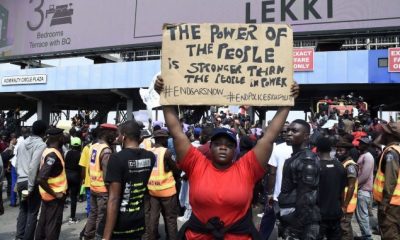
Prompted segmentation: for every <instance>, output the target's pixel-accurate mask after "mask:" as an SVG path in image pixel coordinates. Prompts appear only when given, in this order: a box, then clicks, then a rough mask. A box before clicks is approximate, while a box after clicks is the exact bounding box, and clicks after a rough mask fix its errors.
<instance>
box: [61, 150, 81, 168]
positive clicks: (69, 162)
mask: <svg viewBox="0 0 400 240" xmlns="http://www.w3.org/2000/svg"><path fill="white" fill-rule="evenodd" d="M80 158H81V151H78V150H73V149H72V150H69V151H68V152H67V154H66V155H65V169H66V170H70V171H76V172H80V171H81V167H80V166H79V160H80Z"/></svg>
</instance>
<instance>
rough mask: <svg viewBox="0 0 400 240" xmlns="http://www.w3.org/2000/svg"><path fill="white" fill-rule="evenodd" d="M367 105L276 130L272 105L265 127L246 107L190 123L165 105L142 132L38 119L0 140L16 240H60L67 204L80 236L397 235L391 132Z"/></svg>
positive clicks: (399, 129)
mask: <svg viewBox="0 0 400 240" xmlns="http://www.w3.org/2000/svg"><path fill="white" fill-rule="evenodd" d="M162 88H163V82H162V79H158V81H157V82H156V87H155V89H157V91H162ZM292 94H293V96H294V97H296V96H297V94H298V88H297V85H295V86H294V87H292ZM341 103H342V104H341ZM337 105H346V106H353V107H354V109H353V110H351V109H350V108H345V109H336V108H334V107H332V106H337ZM366 106H367V105H366V104H365V102H364V99H363V98H362V97H358V98H356V97H355V96H354V94H353V93H350V94H349V95H347V97H345V95H343V96H342V97H340V98H334V99H332V100H331V99H329V98H328V97H325V98H324V100H321V101H320V104H319V109H318V111H316V113H315V114H312V115H311V117H310V118H309V119H308V121H305V120H301V119H297V120H295V121H293V122H291V123H289V122H286V118H287V115H288V113H289V111H290V108H289V107H281V108H280V109H279V110H278V111H277V113H276V115H275V116H274V118H273V119H272V120H270V121H269V122H268V124H267V126H266V127H263V126H262V124H261V123H260V122H258V121H255V122H254V121H252V119H251V117H250V115H248V114H247V112H246V110H247V107H246V106H242V107H240V110H239V112H237V113H232V112H230V111H228V110H226V111H219V112H217V111H215V110H213V111H211V115H209V116H208V117H204V118H203V119H202V120H201V121H200V122H199V123H197V124H192V125H187V124H185V122H186V121H185V119H184V118H181V119H179V117H178V114H177V113H176V110H175V109H174V107H172V106H164V107H163V111H164V118H165V123H164V122H160V121H154V122H152V121H151V120H149V122H148V124H147V125H148V126H147V127H145V124H143V123H142V122H140V121H135V120H131V121H127V122H124V123H122V124H120V125H118V126H116V125H113V124H101V125H99V126H98V127H96V128H93V129H91V128H90V127H89V124H88V123H89V122H88V119H86V120H85V116H86V117H87V116H88V115H89V114H79V115H77V116H75V117H74V121H73V126H72V128H71V129H70V130H69V131H68V132H66V131H64V130H63V129H58V128H56V127H51V126H50V127H49V126H48V125H47V124H46V123H45V122H43V121H41V120H38V121H36V122H35V123H34V124H33V126H32V127H31V128H26V127H23V128H21V130H20V131H19V133H18V134H16V133H10V134H2V137H1V139H0V152H1V158H2V161H1V164H2V166H0V178H1V177H2V176H3V175H5V176H6V179H7V184H6V185H7V187H6V191H7V196H8V198H9V199H10V201H9V204H10V206H12V207H16V206H18V205H19V215H18V219H17V228H16V239H58V238H59V235H60V230H61V224H62V216H63V212H64V206H65V204H66V203H67V204H70V208H69V224H75V223H77V222H78V221H83V219H77V217H76V206H77V202H78V201H86V215H87V221H86V224H85V226H84V228H83V229H82V231H81V233H80V236H79V238H80V239H158V238H159V236H160V233H159V232H158V229H159V228H158V223H159V219H160V217H161V215H162V217H163V219H164V223H165V235H166V236H167V237H168V239H268V238H269V237H270V235H271V233H272V230H273V229H274V227H276V226H277V228H278V234H279V236H280V237H282V238H283V239H324V238H327V239H372V235H373V232H374V233H375V234H380V235H381V236H382V239H397V238H398V236H399V233H400V232H399V230H400V227H399V222H398V218H399V217H400V211H399V208H400V178H399V176H398V172H399V151H400V150H399V149H400V148H399V147H398V142H399V141H400V124H399V123H395V122H393V121H390V122H389V123H387V122H385V121H382V120H380V119H378V118H371V117H370V114H369V112H368V110H367V107H366ZM2 119H3V116H2ZM385 146H386V148H384V147H385ZM374 179H375V182H374ZM389 181H390V182H389ZM1 182H2V181H1ZM1 189H3V187H1ZM67 198H68V200H67ZM374 199H375V201H374ZM373 203H376V204H378V216H375V217H378V220H379V227H378V226H377V227H376V229H373V227H372V226H370V225H369V220H368V219H369V218H370V217H372V216H373V212H372V210H371V209H372V206H373ZM3 204H4V203H3V200H2V199H0V215H2V214H7V212H6V213H4V207H3ZM260 204H261V205H262V206H263V208H262V209H263V211H262V212H259V213H258V214H257V216H258V217H261V225H260V226H258V227H257V228H256V227H255V226H254V223H253V219H252V206H254V205H260ZM39 209H41V210H40V215H39ZM353 215H354V216H355V217H356V219H357V223H358V225H359V228H360V230H361V235H359V236H354V235H353V229H352V224H351V222H352V218H353ZM178 221H180V222H182V223H183V226H182V227H181V229H180V230H179V231H178V224H177V222H178ZM77 237H78V236H77Z"/></svg>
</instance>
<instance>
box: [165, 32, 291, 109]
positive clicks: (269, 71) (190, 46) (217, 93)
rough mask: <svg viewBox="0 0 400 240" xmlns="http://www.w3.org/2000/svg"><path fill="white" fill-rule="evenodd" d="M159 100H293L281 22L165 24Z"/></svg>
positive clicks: (288, 49) (225, 102) (204, 102)
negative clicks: (162, 80)
mask: <svg viewBox="0 0 400 240" xmlns="http://www.w3.org/2000/svg"><path fill="white" fill-rule="evenodd" d="M161 72H162V77H163V79H164V83H165V86H164V91H163V92H162V94H161V104H162V105H252V106H293V104H294V101H293V98H292V97H291V96H290V87H291V85H292V82H293V32H292V29H291V28H290V27H289V26H288V25H285V24H276V25H275V24H271V25H268V24H179V25H165V26H164V29H163V41H162V71H161Z"/></svg>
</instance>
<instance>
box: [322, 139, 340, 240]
mask: <svg viewBox="0 0 400 240" xmlns="http://www.w3.org/2000/svg"><path fill="white" fill-rule="evenodd" d="M331 145H332V144H331V141H330V140H329V139H328V138H325V137H320V138H319V139H318V141H317V152H318V155H319V157H320V159H321V161H320V163H321V173H320V178H319V203H318V205H319V207H320V211H321V222H320V232H319V236H318V239H324V237H326V238H327V239H328V240H333V239H335V240H336V239H337V240H340V239H341V237H342V229H341V227H340V219H341V218H342V216H343V212H342V207H341V206H342V202H343V198H342V194H343V191H344V188H345V186H346V171H345V169H344V167H343V165H342V164H341V163H340V162H339V161H337V160H336V159H332V158H331V156H330V152H331Z"/></svg>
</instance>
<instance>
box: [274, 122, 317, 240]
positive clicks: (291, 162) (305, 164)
mask: <svg viewBox="0 0 400 240" xmlns="http://www.w3.org/2000/svg"><path fill="white" fill-rule="evenodd" d="M309 137H310V125H309V124H308V123H307V122H306V121H304V120H301V119H296V120H294V121H293V122H292V123H291V124H290V125H289V127H288V128H287V140H286V142H287V144H288V145H291V146H292V149H293V154H292V156H291V157H290V158H289V159H287V160H286V161H285V164H284V167H283V176H282V187H281V193H280V195H279V197H278V203H279V207H280V209H281V211H280V213H281V218H280V219H281V222H282V225H283V228H284V233H283V234H284V237H285V238H286V237H287V238H295V239H297V238H298V239H316V238H317V236H318V232H319V224H318V222H319V221H320V220H321V216H320V212H319V207H318V203H317V200H318V185H319V173H320V165H319V159H318V156H317V155H316V154H315V153H313V152H311V150H310V149H309V148H308V144H309Z"/></svg>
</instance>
